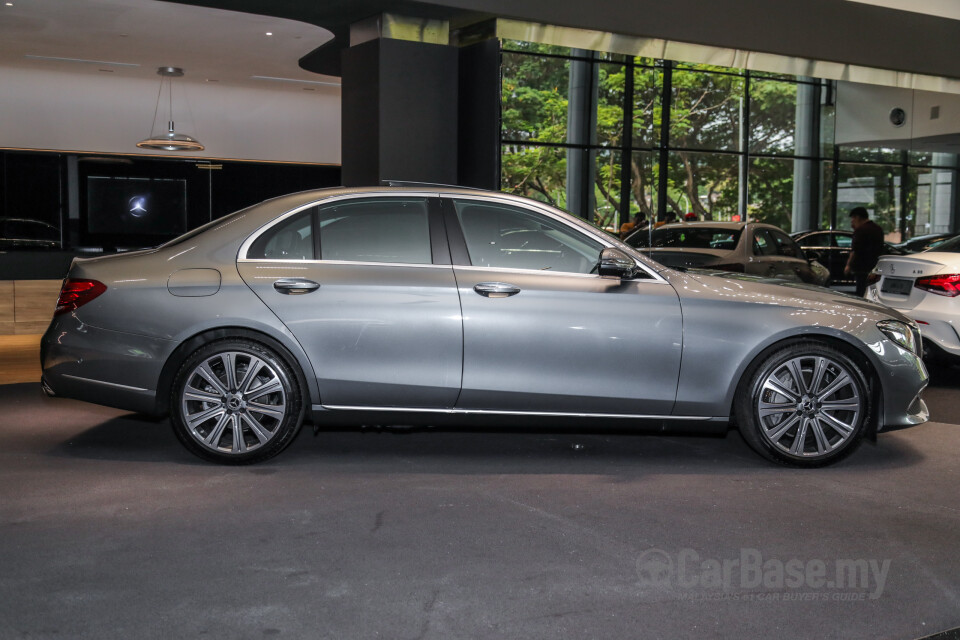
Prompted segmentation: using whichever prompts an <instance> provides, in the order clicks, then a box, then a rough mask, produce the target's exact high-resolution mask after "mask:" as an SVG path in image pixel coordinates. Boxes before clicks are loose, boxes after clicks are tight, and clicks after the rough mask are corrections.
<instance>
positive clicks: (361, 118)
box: [340, 38, 459, 186]
mask: <svg viewBox="0 0 960 640" xmlns="http://www.w3.org/2000/svg"><path fill="white" fill-rule="evenodd" d="M458 62H459V61H458V51H457V49H456V48H455V47H451V46H445V45H438V44H424V43H420V42H410V41H406V40H394V39H390V38H379V39H376V40H371V41H369V42H364V43H362V44H359V45H357V46H354V47H350V48H348V49H346V50H344V52H343V58H342V71H343V80H342V82H343V85H342V102H341V120H342V129H341V135H342V139H341V143H340V145H341V162H342V163H343V169H342V176H343V184H344V185H345V186H363V185H376V184H380V183H381V181H383V180H406V181H414V182H434V183H441V184H455V183H456V182H457V180H458V171H457V167H458V162H457V159H458V151H457V150H458V142H457V138H458V124H457V123H458V118H457V109H458V96H457V93H458V81H457V76H458Z"/></svg>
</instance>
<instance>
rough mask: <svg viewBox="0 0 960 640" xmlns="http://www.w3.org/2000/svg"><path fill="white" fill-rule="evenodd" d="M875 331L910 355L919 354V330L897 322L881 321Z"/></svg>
mask: <svg viewBox="0 0 960 640" xmlns="http://www.w3.org/2000/svg"><path fill="white" fill-rule="evenodd" d="M877 329H880V331H882V332H883V335H885V336H887V337H888V338H890V339H891V340H893V341H894V342H896V343H897V344H898V345H900V346H901V347H903V348H904V349H906V350H907V351H909V352H911V353H916V354H917V355H919V354H920V351H918V349H919V348H920V329H919V328H917V327H911V326H910V325H908V324H907V323H906V322H900V321H899V320H881V321H880V322H878V323H877Z"/></svg>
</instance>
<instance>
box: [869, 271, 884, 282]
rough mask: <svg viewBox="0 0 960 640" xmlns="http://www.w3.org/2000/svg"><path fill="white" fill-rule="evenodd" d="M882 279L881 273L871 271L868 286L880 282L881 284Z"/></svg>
mask: <svg viewBox="0 0 960 640" xmlns="http://www.w3.org/2000/svg"><path fill="white" fill-rule="evenodd" d="M881 277H882V276H881V275H880V274H879V273H877V272H875V271H871V272H870V273H868V274H867V284H877V283H878V282H880V278H881Z"/></svg>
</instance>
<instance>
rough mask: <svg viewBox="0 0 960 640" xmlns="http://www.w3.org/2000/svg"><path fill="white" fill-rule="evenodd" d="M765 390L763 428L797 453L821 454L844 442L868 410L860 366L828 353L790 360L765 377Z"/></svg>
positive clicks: (759, 403)
mask: <svg viewBox="0 0 960 640" xmlns="http://www.w3.org/2000/svg"><path fill="white" fill-rule="evenodd" d="M759 391H760V392H759V393H758V394H757V396H756V405H755V406H756V412H757V417H758V419H759V422H760V434H761V435H762V437H763V438H765V439H766V440H767V442H768V443H769V444H771V445H772V446H773V447H775V448H776V449H778V450H780V451H782V452H783V453H786V454H788V455H789V456H792V457H798V458H817V457H822V456H826V455H829V454H831V453H832V452H835V451H837V450H838V449H840V448H842V447H843V446H844V445H845V444H846V443H847V442H849V441H850V439H851V438H852V437H853V436H854V434H855V433H856V431H857V426H858V424H859V422H860V418H861V416H862V414H863V412H864V398H863V396H862V393H861V391H860V388H859V386H858V384H857V382H856V379H855V374H854V372H852V371H850V370H848V368H847V367H846V366H844V365H843V364H841V363H839V362H837V361H836V360H834V359H832V358H829V357H826V356H822V355H809V356H798V357H793V358H790V359H789V360H786V361H785V362H783V363H782V364H779V365H778V366H776V367H774V368H773V369H772V370H771V371H770V373H769V374H768V375H767V376H766V377H765V378H764V379H763V381H762V383H761V385H760V388H759Z"/></svg>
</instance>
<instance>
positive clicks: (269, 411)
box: [247, 402, 286, 420]
mask: <svg viewBox="0 0 960 640" xmlns="http://www.w3.org/2000/svg"><path fill="white" fill-rule="evenodd" d="M247 410H248V411H253V412H256V413H262V414H263V415H265V416H270V417H271V418H273V419H275V420H283V416H284V414H285V412H286V411H285V410H286V405H284V404H277V405H266V404H262V403H260V402H248V403H247Z"/></svg>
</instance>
